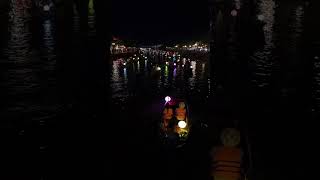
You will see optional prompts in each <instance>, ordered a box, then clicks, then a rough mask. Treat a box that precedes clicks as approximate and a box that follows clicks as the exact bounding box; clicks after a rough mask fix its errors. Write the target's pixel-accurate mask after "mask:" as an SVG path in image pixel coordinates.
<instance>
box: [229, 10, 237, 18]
mask: <svg viewBox="0 0 320 180" xmlns="http://www.w3.org/2000/svg"><path fill="white" fill-rule="evenodd" d="M237 15H238V12H237V10H235V9H234V10H232V11H231V16H233V17H235V16H237Z"/></svg>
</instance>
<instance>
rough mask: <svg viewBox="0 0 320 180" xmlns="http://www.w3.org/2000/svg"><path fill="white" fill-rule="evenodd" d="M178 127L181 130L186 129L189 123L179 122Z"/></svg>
mask: <svg viewBox="0 0 320 180" xmlns="http://www.w3.org/2000/svg"><path fill="white" fill-rule="evenodd" d="M178 126H179V128H185V127H186V126H187V123H186V122H185V121H179V123H178Z"/></svg>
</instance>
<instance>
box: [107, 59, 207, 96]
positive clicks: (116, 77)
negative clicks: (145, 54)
mask: <svg viewBox="0 0 320 180" xmlns="http://www.w3.org/2000/svg"><path fill="white" fill-rule="evenodd" d="M140 59H141V58H140ZM148 59H151V60H148V61H146V60H143V61H144V66H141V65H140V64H141V62H139V61H138V62H127V64H126V67H125V68H124V67H123V64H122V63H121V61H122V60H120V59H118V60H115V61H113V66H112V72H111V74H112V76H111V88H112V92H113V93H112V97H113V99H114V100H116V101H122V102H124V101H125V100H126V99H127V97H128V96H129V95H130V94H131V91H135V92H138V91H141V90H145V91H147V92H150V94H151V95H155V96H161V95H162V94H166V93H169V94H173V95H176V96H179V97H186V96H188V95H191V94H192V95H198V97H199V98H201V97H202V98H205V97H206V96H207V91H208V90H207V87H208V81H207V75H206V74H207V72H206V68H205V63H201V61H203V62H206V59H203V60H199V62H197V61H191V66H192V70H191V71H190V72H188V71H186V70H185V69H184V67H182V66H181V65H178V64H177V66H173V64H170V65H169V64H168V65H166V64H165V62H163V63H162V64H160V67H161V70H160V71H157V70H156V66H155V65H154V66H153V68H150V69H149V68H148V66H151V63H152V57H149V58H148ZM143 61H142V62H143ZM156 61H157V60H156ZM135 64H136V65H135ZM121 71H122V72H123V71H124V72H126V73H127V76H128V81H125V80H124V79H125V78H124V77H123V76H122V75H121V73H119V72H121ZM141 84H143V85H142V86H141ZM198 97H197V98H198Z"/></svg>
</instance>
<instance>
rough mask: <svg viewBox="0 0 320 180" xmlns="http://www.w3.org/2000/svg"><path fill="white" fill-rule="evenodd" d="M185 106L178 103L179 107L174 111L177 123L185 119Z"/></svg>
mask: <svg viewBox="0 0 320 180" xmlns="http://www.w3.org/2000/svg"><path fill="white" fill-rule="evenodd" d="M186 112H187V110H186V105H185V103H184V102H180V103H179V107H178V108H177V109H176V118H177V120H179V121H184V120H185V119H186Z"/></svg>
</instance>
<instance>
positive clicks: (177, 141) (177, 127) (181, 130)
mask: <svg viewBox="0 0 320 180" xmlns="http://www.w3.org/2000/svg"><path fill="white" fill-rule="evenodd" d="M191 126H192V123H191V120H190V116H189V108H188V105H187V102H186V100H184V99H178V98H173V97H169V96H167V97H165V103H164V106H163V109H162V117H161V121H160V139H161V142H162V143H163V144H165V145H168V146H172V147H181V146H182V145H184V144H185V143H186V141H187V139H188V137H189V134H190V129H191Z"/></svg>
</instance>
